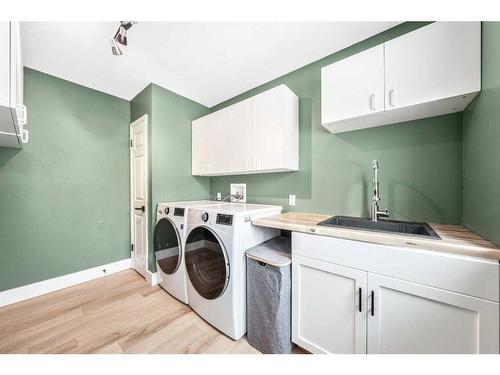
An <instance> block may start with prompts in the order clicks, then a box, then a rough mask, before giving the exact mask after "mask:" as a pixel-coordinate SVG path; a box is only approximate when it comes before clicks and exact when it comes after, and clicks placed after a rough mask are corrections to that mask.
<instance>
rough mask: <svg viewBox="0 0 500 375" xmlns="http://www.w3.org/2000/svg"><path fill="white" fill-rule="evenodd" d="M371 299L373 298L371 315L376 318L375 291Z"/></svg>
mask: <svg viewBox="0 0 500 375" xmlns="http://www.w3.org/2000/svg"><path fill="white" fill-rule="evenodd" d="M371 297H372V298H371V304H372V306H371V310H372V311H371V314H372V316H375V292H374V291H373V290H372V292H371Z"/></svg>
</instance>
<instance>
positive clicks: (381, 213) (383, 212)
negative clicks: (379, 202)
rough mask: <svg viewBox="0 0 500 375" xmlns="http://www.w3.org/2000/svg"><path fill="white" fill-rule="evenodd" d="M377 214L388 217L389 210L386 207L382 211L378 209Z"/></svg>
mask: <svg viewBox="0 0 500 375" xmlns="http://www.w3.org/2000/svg"><path fill="white" fill-rule="evenodd" d="M378 215H379V216H383V217H389V210H388V209H387V208H386V209H385V210H383V211H379V212H378Z"/></svg>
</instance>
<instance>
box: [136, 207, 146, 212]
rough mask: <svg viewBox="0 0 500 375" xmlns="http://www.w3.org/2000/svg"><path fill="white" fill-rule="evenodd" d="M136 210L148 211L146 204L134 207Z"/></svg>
mask: <svg viewBox="0 0 500 375" xmlns="http://www.w3.org/2000/svg"><path fill="white" fill-rule="evenodd" d="M134 210H137V211H142V212H144V211H146V207H144V206H141V207H135V208H134Z"/></svg>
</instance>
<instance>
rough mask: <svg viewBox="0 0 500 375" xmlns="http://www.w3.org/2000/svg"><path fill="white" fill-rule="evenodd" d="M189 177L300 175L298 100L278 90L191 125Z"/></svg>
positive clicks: (283, 89)
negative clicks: (271, 173)
mask: <svg viewBox="0 0 500 375" xmlns="http://www.w3.org/2000/svg"><path fill="white" fill-rule="evenodd" d="M192 129H193V132H192V174H193V175H200V176H220V175H237V174H249V173H264V172H284V171H294V170H298V169H299V138H298V98H297V96H296V95H295V94H294V93H293V92H292V91H291V90H290V89H289V88H288V87H286V86H285V85H280V86H277V87H275V88H273V89H270V90H268V91H265V92H263V93H261V94H258V95H256V96H254V97H251V98H248V99H246V100H243V101H241V102H238V103H236V104H233V105H231V106H229V107H226V108H223V109H221V110H219V111H216V112H213V113H211V114H209V115H207V116H204V117H202V118H199V119H197V120H194V121H193V123H192Z"/></svg>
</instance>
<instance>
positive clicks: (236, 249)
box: [185, 203, 282, 340]
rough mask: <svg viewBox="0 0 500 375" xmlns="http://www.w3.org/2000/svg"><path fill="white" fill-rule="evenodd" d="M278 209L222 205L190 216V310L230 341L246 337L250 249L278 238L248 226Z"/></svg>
mask: <svg viewBox="0 0 500 375" xmlns="http://www.w3.org/2000/svg"><path fill="white" fill-rule="evenodd" d="M281 210H282V207H281V206H267V205H255V204H241V203H227V204H219V205H215V206H209V207H195V208H192V209H190V210H189V213H188V220H187V223H188V224H187V235H186V241H185V264H186V272H187V275H188V282H187V291H188V299H189V305H190V306H191V308H192V309H193V310H194V311H195V312H196V313H197V314H198V315H200V316H201V317H202V318H203V319H205V320H206V321H207V322H208V323H210V324H211V325H213V326H214V327H215V328H217V329H218V330H219V331H221V332H223V333H224V334H226V335H227V336H229V337H231V338H232V339H234V340H238V339H239V338H240V337H242V336H243V335H244V334H245V333H246V258H245V252H246V250H247V249H249V248H250V247H253V246H255V245H257V244H259V243H262V242H264V241H267V240H269V239H271V238H273V237H276V236H278V235H279V234H280V231H279V230H277V229H272V228H264V227H257V226H255V225H252V223H251V220H252V219H254V218H257V217H264V216H272V215H279V214H280V213H281Z"/></svg>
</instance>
